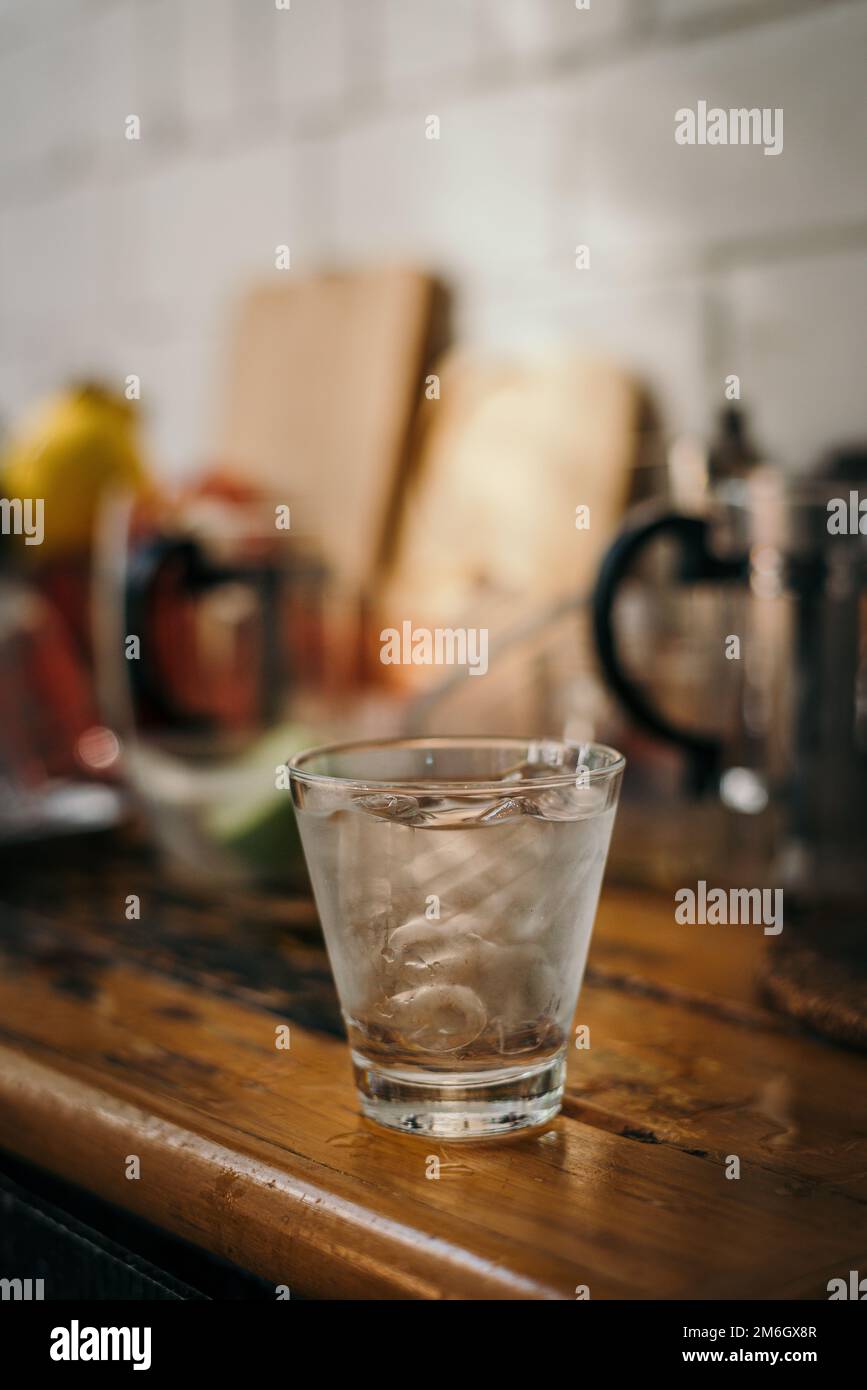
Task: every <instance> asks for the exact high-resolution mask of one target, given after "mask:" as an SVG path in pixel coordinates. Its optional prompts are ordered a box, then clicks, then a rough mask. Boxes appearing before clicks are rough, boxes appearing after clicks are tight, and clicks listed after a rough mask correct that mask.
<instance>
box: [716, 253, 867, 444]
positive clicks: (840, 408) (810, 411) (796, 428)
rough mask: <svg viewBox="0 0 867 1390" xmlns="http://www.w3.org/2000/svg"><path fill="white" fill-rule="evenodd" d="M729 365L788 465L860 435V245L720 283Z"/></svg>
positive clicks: (864, 432)
mask: <svg viewBox="0 0 867 1390" xmlns="http://www.w3.org/2000/svg"><path fill="white" fill-rule="evenodd" d="M725 302H726V304H727V305H728V312H729V314H730V321H731V328H730V332H729V334H728V341H729V347H728V355H729V360H730V362H731V367H730V370H731V371H733V372H737V373H738V375H739V376H740V378H741V393H742V399H743V401H744V402H745V403H747V404H748V405H749V407H750V410H751V412H752V413H753V415H754V418H755V422H756V434H757V435H758V436H759V437H760V438H761V439H763V440H767V441H768V443H769V445H770V446H771V447H772V448H773V450H774V452H775V453H776V454H777V455H778V457H779V458H780V459H781V460H782V461H783V462H787V463H791V464H792V465H793V466H795V467H800V466H803V465H806V464H810V463H814V462H815V461H816V458H817V456H818V455H819V453H820V452H822V451H823V450H824V449H825V448H826V447H827V445H828V444H829V443H835V444H839V443H841V442H843V443H845V442H853V441H854V440H855V439H860V440H861V441H862V442H863V441H864V440H865V439H867V391H865V389H864V325H865V324H867V256H865V254H864V251H863V250H862V249H859V250H855V251H850V252H840V253H838V254H836V255H834V256H810V257H803V258H796V259H793V260H787V261H784V262H782V263H780V264H769V265H762V266H752V267H745V268H744V269H741V270H737V271H735V272H733V273H732V275H731V277H730V281H729V283H728V284H727V286H726V295H725Z"/></svg>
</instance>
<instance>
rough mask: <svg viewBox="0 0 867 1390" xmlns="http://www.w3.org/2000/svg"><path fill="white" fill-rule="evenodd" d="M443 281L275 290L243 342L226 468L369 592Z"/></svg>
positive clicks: (336, 281)
mask: <svg viewBox="0 0 867 1390" xmlns="http://www.w3.org/2000/svg"><path fill="white" fill-rule="evenodd" d="M433 295H434V285H433V282H432V281H431V280H430V279H429V278H428V277H427V276H425V275H423V274H421V273H419V272H417V271H414V270H409V269H401V268H398V269H385V270H370V271H362V272H357V273H351V274H350V273H346V274H329V275H321V276H316V277H313V278H310V279H307V280H304V281H300V282H293V283H292V284H291V285H290V286H288V287H284V286H283V285H280V286H279V287H273V288H271V287H263V288H260V289H257V290H255V291H254V292H253V293H251V294H250V295H249V296H248V298H247V299H246V301H245V302H244V304H243V305H242V307H241V311H240V314H239V316H238V321H237V323H236V325H235V329H234V332H233V334H232V339H231V348H230V353H229V363H228V373H227V379H226V388H225V392H224V397H223V401H222V410H221V419H220V424H219V431H218V435H217V441H216V446H217V453H218V456H219V458H220V459H221V460H223V461H225V462H227V463H228V464H230V465H232V466H234V467H236V468H237V469H238V470H239V471H241V472H243V474H244V476H246V477H248V478H250V479H252V480H254V481H256V482H258V483H259V484H261V485H263V486H264V487H265V488H266V489H267V490H268V491H269V492H271V493H273V495H274V496H275V497H276V498H280V499H281V500H283V501H285V502H287V503H288V504H289V506H290V507H291V509H292V531H293V533H295V534H297V535H299V536H300V537H301V538H302V539H303V540H305V541H307V542H309V543H310V545H311V546H312V547H313V548H314V549H315V550H317V551H318V552H319V553H320V554H321V555H322V556H323V557H324V558H325V559H326V561H327V562H328V563H329V564H330V565H331V567H332V569H333V571H334V573H335V575H336V576H337V577H338V578H339V579H340V580H341V581H343V582H344V583H346V585H347V586H349V587H351V588H353V589H359V588H365V587H367V586H369V584H370V582H371V580H372V576H373V573H374V570H375V568H376V565H377V561H378V557H379V555H380V553H381V550H382V546H383V543H384V529H385V526H386V518H387V516H388V515H389V511H390V509H391V508H392V506H393V502H394V494H395V490H396V489H398V488H399V486H400V477H401V472H402V469H403V466H404V463H405V459H406V453H407V445H408V439H409V434H410V429H411V425H412V421H413V418H414V416H415V412H416V408H417V404H418V399H419V395H420V393H421V388H422V380H423V369H424V357H425V352H426V347H427V342H428V335H429V331H430V322H431V315H432V305H433Z"/></svg>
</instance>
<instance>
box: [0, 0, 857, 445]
mask: <svg viewBox="0 0 867 1390" xmlns="http://www.w3.org/2000/svg"><path fill="white" fill-rule="evenodd" d="M865 47H867V3H864V0H824V3H822V4H809V5H808V4H807V3H805V0H788V2H787V3H785V4H784V3H783V0H750V3H749V4H747V3H745V0H592V3H591V9H590V11H588V12H584V11H578V10H576V9H575V6H574V3H573V0H436V3H434V2H433V0H292V6H291V9H290V10H289V11H278V10H277V9H276V6H275V5H273V4H272V3H271V0H0V416H2V417H5V418H7V419H8V418H10V417H14V416H15V415H16V414H18V413H19V412H20V411H21V409H22V408H23V406H24V405H25V404H26V403H27V402H28V401H29V400H30V399H32V398H33V397H35V396H37V395H38V394H40V393H41V392H43V391H44V390H46V389H47V388H48V387H50V386H52V385H54V384H55V383H57V382H59V381H63V380H64V379H65V378H67V377H68V376H70V375H72V374H81V373H82V372H84V371H96V370H101V371H104V372H106V373H108V374H114V375H115V376H116V377H118V378H122V376H123V375H124V374H125V372H127V371H131V370H140V371H141V374H142V377H143V382H145V381H146V383H147V390H146V397H147V402H148V406H149V410H150V415H151V419H152V421H153V438H154V441H155V444H156V451H157V453H158V455H159V457H160V459H161V461H162V465H163V467H164V468H167V469H171V470H186V469H188V468H189V467H191V466H192V464H193V462H194V461H195V460H196V459H197V458H198V457H199V456H200V455H201V453H202V449H203V446H204V441H206V440H207V438H208V436H209V433H210V430H209V412H210V402H211V401H212V400H213V392H214V389H215V387H214V382H215V380H216V377H215V373H216V372H218V370H219V366H218V364H219V361H220V360H221V349H222V346H223V334H224V330H225V324H226V321H227V315H228V312H229V309H230V305H231V302H232V300H233V299H234V298H235V297H236V296H237V295H238V294H239V293H240V292H241V291H242V289H243V287H244V286H245V284H247V283H249V282H250V281H251V280H252V279H255V278H265V279H267V278H269V277H271V276H274V275H278V274H279V272H277V271H276V270H274V269H273V255H274V247H275V245H276V244H277V243H278V242H282V241H288V242H289V244H290V246H291V248H292V256H293V272H291V273H304V272H306V271H309V270H314V269H316V268H317V267H319V266H321V265H330V264H332V263H333V262H335V261H336V262H338V263H340V264H345V265H350V264H353V263H369V262H381V261H384V260H387V259H388V258H390V257H399V258H401V259H404V260H411V261H414V262H417V263H423V264H430V265H431V266H433V267H434V268H436V269H438V270H439V271H440V272H441V273H443V274H445V275H447V276H449V277H451V278H452V279H453V281H454V283H455V286H456V290H457V315H456V319H457V324H458V327H459V330H460V332H461V333H462V335H463V336H465V337H466V338H467V339H468V340H470V341H471V342H473V343H475V344H476V345H478V346H479V347H482V346H484V347H485V349H487V350H490V351H496V352H534V353H535V352H538V351H543V350H544V351H547V350H548V349H550V348H551V347H553V346H555V345H558V344H563V343H571V344H573V345H574V346H575V347H576V348H577V349H579V350H582V351H585V350H586V351H588V352H594V351H596V352H603V353H605V354H606V355H609V356H614V357H616V358H618V359H620V360H621V361H623V362H624V363H626V364H627V365H628V366H630V367H631V368H632V369H633V370H635V371H636V372H637V373H638V374H639V375H640V376H641V377H642V378H643V379H644V380H645V381H647V382H648V383H649V384H650V385H651V387H652V388H653V390H654V392H655V394H656V396H657V398H658V400H659V402H660V404H661V407H662V410H663V412H664V415H665V419H666V422H667V424H668V426H669V427H670V428H671V429H673V430H674V429H681V428H700V427H701V426H702V425H703V424H704V423H705V422H706V420H707V418H708V413H709V411H710V409H711V408H712V407H713V406H715V405H716V404H718V402H719V378H720V372H721V371H723V369H727V370H732V371H738V372H739V374H740V375H741V377H742V382H743V389H744V399H745V401H746V402H747V403H748V404H749V405H750V406H751V408H752V410H753V412H754V415H755V422H756V432H757V434H759V435H760V436H761V438H762V439H763V441H764V442H765V443H766V444H767V447H768V449H769V451H770V452H772V453H776V454H778V455H779V456H781V457H783V458H785V459H788V460H791V461H792V462H793V464H799V463H803V462H805V461H807V460H808V459H809V458H810V457H811V456H812V455H814V454H815V452H816V451H817V450H818V449H819V448H820V447H821V446H822V444H823V443H824V442H826V441H827V440H828V439H830V438H831V437H843V436H847V435H848V436H853V435H857V434H859V433H860V434H861V435H862V436H863V435H864V434H865V433H867V418H865V409H864V405H863V389H862V385H861V382H860V380H859V368H860V364H861V362H862V360H863V355H864V354H863V337H862V334H863V329H862V325H863V323H864V322H865V317H867V315H865V310H867V271H865V257H864V250H865V249H867V185H865V180H864V177H863V130H864V127H865V118H867V84H865V83H864V81H863V53H864V51H865ZM699 98H705V99H706V100H708V101H709V102H711V103H715V104H719V105H722V106H726V107H727V106H731V105H738V106H740V105H748V106H753V105H758V106H783V108H784V111H785V117H784V120H785V125H784V131H785V148H784V152H783V154H782V155H780V156H779V157H778V158H768V157H765V156H763V155H762V154H761V152H760V151H759V150H756V149H752V148H746V149H743V148H726V147H721V148H707V147H706V148H704V149H690V148H684V147H680V146H677V145H676V144H675V142H674V134H673V132H674V112H675V110H676V109H677V108H678V107H680V106H685V105H694V104H695V102H696V101H697V100H698V99H699ZM131 112H135V113H136V114H138V115H140V116H141V118H142V140H141V142H140V144H139V145H135V144H134V143H131V142H128V141H126V140H125V139H124V138H123V121H124V118H125V117H126V116H127V115H128V114H130V113H131ZM431 114H435V115H438V116H439V117H440V120H441V139H440V140H439V141H428V140H426V139H425V137H424V121H425V117H426V116H428V115H431ZM579 241H586V242H587V243H588V244H589V245H590V247H591V270H590V271H588V272H579V271H576V270H575V268H574V249H575V245H576V243H578V242H579ZM729 363H732V364H734V365H731V366H729ZM131 364H132V365H131Z"/></svg>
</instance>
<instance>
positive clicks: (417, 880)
mask: <svg viewBox="0 0 867 1390" xmlns="http://www.w3.org/2000/svg"><path fill="white" fill-rule="evenodd" d="M289 766H290V773H291V786H292V796H293V804H294V807H295V812H296V815H297V818H298V825H299V828H300V832H301V840H302V843H303V846H304V853H305V856H306V859H307V867H308V869H309V871H310V877H311V880H312V882H313V889H314V892H315V895H316V903H317V907H318V909H319V916H320V919H321V921H322V927H323V930H324V933H325V940H326V944H327V947H328V953H329V958H330V960H331V966H332V969H333V971H334V978H335V982H336V985H337V991H338V994H339V996H340V1003H341V1008H342V1010H343V1016H344V1019H345V1021H346V1027H347V1030H348V1034H349V1043H350V1047H351V1051H352V1062H353V1066H354V1070H355V1079H356V1083H357V1086H358V1090H359V1094H360V1097H361V1106H362V1109H363V1111H364V1113H365V1114H366V1115H369V1116H370V1117H371V1118H372V1119H375V1120H378V1121H379V1122H380V1123H381V1124H384V1125H388V1126H390V1127H391V1128H394V1129H400V1130H404V1131H409V1132H414V1133H419V1134H432V1135H440V1136H443V1137H448V1138H449V1139H459V1138H467V1139H471V1138H484V1137H486V1136H488V1135H492V1134H502V1133H506V1132H508V1131H512V1130H516V1129H523V1128H525V1127H528V1126H535V1125H540V1124H544V1123H545V1122H547V1121H548V1120H550V1119H551V1118H552V1117H553V1116H554V1115H556V1113H557V1111H558V1110H559V1108H560V1102H561V1097H562V1092H563V1081H564V1074H565V1056H566V1048H567V1046H568V1039H569V1032H570V1028H571V1024H572V1017H573V1014H574V1011H575V1005H576V1002H577V999H578V990H579V988H580V985H581V979H582V976H583V974H584V965H585V961H586V958H587V950H588V947H589V944H590V934H591V931H592V928H593V920H594V917H595V914H596V905H597V902H598V899H599V889H600V886H601V883H602V875H603V871H604V868H605V860H606V856H607V854H608V845H609V841H610V839H611V830H612V825H613V822H614V816H615V812H616V809H617V800H618V795H619V792H620V781H621V776H622V772H623V767H624V759H623V757H622V756H621V755H620V754H619V753H617V752H615V751H614V749H612V748H605V747H602V746H600V745H598V744H573V743H566V742H561V741H558V740H556V739H540V740H536V741H528V740H522V739H511V738H416V739H394V740H383V741H379V742H375V743H356V744H344V745H336V746H334V747H329V748H318V749H312V750H311V751H309V752H305V753H301V754H299V755H298V756H297V757H296V758H294V759H293V760H292V762H291V763H290V765H289Z"/></svg>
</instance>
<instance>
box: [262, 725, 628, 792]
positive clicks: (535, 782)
mask: <svg viewBox="0 0 867 1390" xmlns="http://www.w3.org/2000/svg"><path fill="white" fill-rule="evenodd" d="M542 744H553V745H556V746H557V747H558V748H561V749H574V750H576V751H579V752H580V751H581V750H586V751H587V752H591V751H592V752H595V753H604V754H606V755H608V756H609V757H610V759H611V761H610V762H609V763H608V764H607V766H605V767H597V768H584V769H583V772H582V780H583V779H584V778H586V779H588V780H589V781H590V782H600V781H606V780H609V779H610V778H612V777H614V776H616V775H617V773H619V772H622V771H623V769H624V767H625V766H626V758H625V757H624V755H623V754H622V753H620V752H618V750H617V749H616V748H612V747H611V746H610V744H607V743H595V742H593V741H592V740H586V741H584V742H578V740H577V739H567V738H551V737H548V738H517V737H514V736H512V735H503V736H502V737H498V736H497V735H492V734H479V735H475V734H432V735H430V737H425V736H424V735H410V736H407V737H400V736H397V737H394V738H373V739H367V738H365V739H354V740H349V741H347V742H345V743H324V744H321V745H319V746H317V747H314V748H305V749H302V750H301V752H299V753H295V754H293V755H292V757H291V758H288V759H287V761H286V764H285V766H286V767H288V769H289V776H290V779H291V780H295V781H298V782H303V783H304V784H305V785H307V786H340V787H350V788H353V789H356V790H359V791H367V790H370V789H374V790H376V791H393V792H396V793H398V794H399V793H401V792H404V793H406V792H410V793H413V792H421V793H430V792H439V793H440V794H442V793H443V792H448V793H451V794H453V795H454V794H463V795H469V794H472V793H475V792H502V793H504V794H506V795H514V793H515V791H518V790H528V789H532V790H535V791H542V790H546V789H548V788H552V787H571V786H574V785H575V779H576V776H577V775H578V768H573V769H571V770H570V771H569V772H552V773H551V774H550V775H546V776H542V777H520V778H517V779H515V780H513V781H509V782H503V781H502V779H499V780H491V779H490V778H488V779H486V780H482V779H481V778H480V779H472V778H469V779H468V778H458V777H447V778H433V777H431V778H427V779H426V778H424V777H414V778H395V777H389V778H377V777H341V776H338V775H337V774H336V773H331V772H308V771H306V770H305V769H304V768H303V766H302V764H303V763H304V762H306V761H307V760H308V759H311V758H315V757H322V756H323V755H328V754H331V753H351V752H360V751H361V750H364V749H375V748H410V749H411V748H413V747H416V748H420V749H432V750H433V749H436V748H438V747H439V748H451V747H454V746H456V745H457V746H458V747H460V746H461V745H465V746H470V745H472V746H474V747H477V748H485V747H497V748H501V747H503V746H504V745H505V746H506V747H508V746H509V745H514V746H515V748H516V750H517V749H520V748H523V749H530V748H532V747H533V746H534V745H536V746H539V745H542ZM579 768H583V764H581V763H579Z"/></svg>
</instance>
